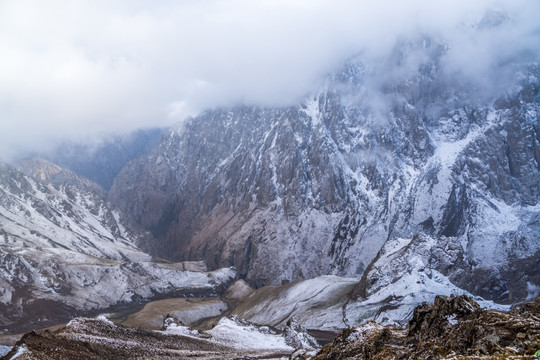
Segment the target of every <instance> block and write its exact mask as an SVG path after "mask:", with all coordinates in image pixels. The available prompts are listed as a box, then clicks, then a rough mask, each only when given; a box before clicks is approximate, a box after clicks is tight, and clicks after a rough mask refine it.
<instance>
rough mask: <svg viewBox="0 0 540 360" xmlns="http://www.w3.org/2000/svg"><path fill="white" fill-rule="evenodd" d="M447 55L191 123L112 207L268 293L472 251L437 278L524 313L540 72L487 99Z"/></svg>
mask: <svg viewBox="0 0 540 360" xmlns="http://www.w3.org/2000/svg"><path fill="white" fill-rule="evenodd" d="M446 49H447V44H445V43H444V42H443V41H440V40H437V39H434V38H429V37H425V38H421V39H416V40H414V41H401V42H399V43H398V44H397V45H396V48H395V51H394V53H393V54H392V55H391V56H390V57H389V58H386V59H382V60H381V61H380V62H379V63H364V62H362V58H361V57H358V58H355V59H352V60H351V61H349V62H347V63H346V64H345V65H344V66H343V68H341V69H340V70H338V71H336V72H335V73H334V74H333V75H332V76H330V77H329V78H328V79H327V81H326V83H325V84H324V85H323V86H322V87H321V88H320V89H318V90H317V91H314V93H313V94H312V95H311V96H308V97H307V98H306V99H305V101H303V102H302V103H301V104H298V105H297V106H290V107H280V108H259V107H250V106H243V107H236V108H229V109H214V110H211V111H208V112H206V113H204V114H201V115H200V116H198V117H197V118H194V119H188V120H187V121H186V122H185V123H183V124H182V125H181V126H178V127H176V128H172V129H170V131H169V133H168V134H167V135H165V136H164V137H163V139H162V142H161V143H160V144H159V146H157V147H156V148H155V149H154V150H153V151H152V152H151V153H150V154H148V155H147V156H143V157H141V158H139V159H137V160H134V161H132V162H130V163H128V164H127V165H126V166H125V167H124V169H123V170H122V172H121V173H120V174H119V176H118V177H117V178H116V179H115V183H114V185H113V187H112V189H111V192H110V194H109V199H110V200H111V201H112V202H113V203H115V204H116V205H118V206H119V207H120V208H121V209H122V210H123V211H125V212H126V213H127V214H129V215H130V216H131V217H132V218H133V219H134V220H135V221H136V222H138V223H139V224H141V225H142V226H143V227H145V228H146V229H148V230H150V231H152V233H153V234H154V235H155V236H156V237H157V239H158V244H159V246H160V247H161V249H160V250H161V253H162V254H167V255H169V256H171V257H172V258H174V259H185V260H191V259H194V260H200V259H204V260H205V261H206V262H207V263H208V264H209V266H211V267H220V266H229V265H235V266H236V267H237V269H238V270H239V272H240V274H241V275H242V276H245V278H246V279H247V280H248V281H249V282H250V284H251V285H254V286H256V287H259V286H263V285H268V284H274V285H277V284H281V283H283V282H288V281H291V280H295V279H305V278H312V277H316V276H321V275H329V274H333V275H339V276H346V277H361V276H362V275H363V274H364V273H365V271H366V269H367V268H368V267H369V265H370V263H371V262H372V261H373V260H374V259H375V257H376V256H377V254H378V252H379V250H381V248H382V247H383V245H384V244H385V242H387V241H394V239H398V238H399V239H413V238H414V237H415V236H416V235H417V234H423V235H425V236H428V237H429V238H432V239H434V241H436V242H437V241H443V242H444V241H446V240H444V239H445V238H451V239H453V240H452V243H453V244H457V245H459V248H460V249H461V250H460V251H462V252H461V254H462V257H460V258H459V259H458V260H459V261H458V263H456V264H448V265H447V266H446V267H444V268H441V269H440V270H439V271H440V272H441V273H442V274H443V275H445V276H447V277H448V278H449V279H450V281H451V282H452V283H453V284H455V285H457V286H458V287H461V288H464V289H466V290H467V291H470V292H472V293H473V294H479V295H482V296H483V297H486V298H490V299H494V300H497V301H499V302H515V301H518V300H522V299H525V298H527V297H528V296H530V295H531V294H530V292H531V291H532V290H533V289H537V288H538V286H540V277H539V276H540V275H538V274H539V273H540V272H538V271H537V270H538V269H540V263H539V261H540V260H538V259H539V258H540V257H539V256H538V251H539V250H540V241H538V238H539V234H540V221H539V220H540V218H539V217H540V211H539V210H540V208H539V206H540V205H539V200H540V150H539V149H540V130H539V128H540V102H539V95H538V94H539V89H540V80H539V79H540V68H539V66H538V65H537V64H536V63H524V62H521V59H519V58H515V59H512V61H514V62H513V63H512V66H511V67H510V66H508V67H507V70H508V68H511V69H512V71H513V77H512V79H513V82H511V83H509V84H507V86H506V87H504V90H501V91H499V90H497V91H498V92H496V91H495V90H490V91H479V90H478V89H477V87H476V85H475V84H474V83H472V82H470V81H469V80H468V79H467V78H460V77H459V76H458V75H456V74H449V73H448V72H447V71H445V69H444V67H443V66H442V65H441V64H442V63H444V61H446V59H445V56H446ZM484 90H485V89H484ZM454 250H455V249H454ZM454 250H452V251H454ZM444 251H446V249H444Z"/></svg>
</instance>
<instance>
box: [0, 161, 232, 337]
mask: <svg viewBox="0 0 540 360" xmlns="http://www.w3.org/2000/svg"><path fill="white" fill-rule="evenodd" d="M36 164H38V163H35V164H34V165H36ZM47 169H49V170H50V169H51V165H50V164H48V166H47V167H46V168H44V169H43V171H45V172H46V170H47ZM52 169H55V170H58V169H57V168H56V167H53V168H52ZM35 170H36V171H37V169H35ZM43 171H42V172H40V171H37V173H38V174H43V173H44V172H43ZM69 174H70V173H69ZM71 180H72V181H74V180H76V179H73V178H71ZM80 181H82V180H81V179H79V180H77V181H74V182H75V183H79V182H80ZM147 238H148V234H145V233H143V232H140V231H137V230H136V229H135V228H134V227H132V226H130V225H129V223H127V222H125V221H124V220H123V217H122V215H121V214H120V213H119V212H118V211H117V210H115V209H113V208H112V207H111V206H110V205H109V204H108V203H106V202H105V201H104V200H103V199H102V197H101V196H100V195H99V194H98V193H96V192H89V191H87V190H84V189H82V188H80V187H76V186H73V185H69V184H62V185H53V184H46V183H42V182H40V181H37V180H36V179H35V178H32V177H30V176H27V175H24V174H23V173H21V172H19V171H17V170H15V169H14V168H13V167H11V166H8V165H5V164H0V326H1V327H2V328H3V329H10V330H15V331H16V330H24V329H29V328H32V327H38V326H45V325H47V324H50V323H54V322H58V321H60V320H67V319H69V318H71V317H72V316H74V315H76V314H81V313H92V312H95V311H99V310H104V309H106V308H110V307H111V306H120V305H127V304H130V303H132V302H134V301H137V300H138V299H144V298H152V297H154V296H156V295H159V294H172V295H174V294H176V295H189V294H193V295H196V294H199V295H200V294H206V295H209V294H213V293H215V291H216V289H217V288H218V287H219V286H221V285H222V284H224V283H227V282H229V281H230V280H231V279H232V278H234V276H235V273H234V271H233V270H232V269H222V270H216V271H214V272H206V267H205V265H204V264H202V263H158V262H155V261H154V260H153V258H152V257H151V256H150V255H148V254H147V253H145V252H144V251H142V250H140V248H139V244H141V243H143V242H144V241H145V239H147Z"/></svg>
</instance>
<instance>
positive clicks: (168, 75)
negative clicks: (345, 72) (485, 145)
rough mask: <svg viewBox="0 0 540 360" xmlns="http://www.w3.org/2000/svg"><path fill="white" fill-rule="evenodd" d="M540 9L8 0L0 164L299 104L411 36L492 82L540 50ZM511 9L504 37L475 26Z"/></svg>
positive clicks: (516, 0)
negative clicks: (69, 145) (52, 145)
mask: <svg viewBox="0 0 540 360" xmlns="http://www.w3.org/2000/svg"><path fill="white" fill-rule="evenodd" d="M539 3H540V2H538V1H536V0H507V1H496V2H494V1H488V0H474V1H471V0H467V1H465V0H453V1H436V0H409V1H401V0H379V1H370V2H368V1H361V0H355V1H352V0H303V1H299V0H286V1H285V0H257V1H255V0H229V1H219V0H208V1H196V0H190V1H159V2H150V1H133V0H131V1H128V0H126V1H122V0H119V1H76V0H75V1H55V0H49V1H39V0H34V1H32V0H30V1H27V0H13V1H9V0H4V1H2V0H0V158H2V157H3V158H9V157H10V156H11V155H13V154H14V153H15V152H17V151H21V150H26V149H30V148H35V147H37V146H43V145H45V144H46V143H47V142H50V141H53V140H55V139H58V138H62V137H72V138H78V137H81V138H86V137H89V136H95V135H100V134H106V133H110V132H122V131H127V130H132V129H135V128H138V127H148V126H166V125H169V124H172V123H174V122H177V121H181V120H182V119H183V118H184V117H185V116H186V115H189V114H196V113H197V112H199V111H201V110H202V109H204V108H206V107H209V106H217V105H227V104H232V103H238V102H242V103H256V104H262V105H274V104H278V105H279V104H288V103H294V102H295V101H297V100H298V99H299V98H301V97H302V96H303V95H305V94H306V93H308V92H309V91H310V90H311V89H312V88H313V87H314V86H315V85H316V84H317V82H318V81H319V80H320V79H321V77H322V76H323V75H324V74H325V73H327V72H329V71H331V70H332V69H333V68H334V67H336V66H338V65H339V64H340V63H341V62H343V61H344V60H345V59H347V58H348V57H350V56H352V55H354V54H356V53H358V52H360V51H362V52H363V54H365V56H366V58H368V59H376V58H377V57H379V56H384V54H385V53H386V52H387V51H389V49H390V48H391V46H392V45H393V44H394V42H395V40H396V38H397V37H398V36H401V37H407V36H412V35H414V34H416V33H420V32H424V33H430V34H434V35H436V36H440V37H441V38H444V39H447V40H448V41H449V43H450V45H451V49H450V52H449V55H448V57H447V59H448V60H447V64H446V66H447V67H448V69H449V70H450V71H457V72H461V73H464V74H466V75H468V76H471V77H477V78H478V79H479V80H482V79H483V78H486V77H488V76H490V74H488V73H486V69H489V68H490V66H491V65H493V62H494V61H501V59H504V56H507V55H508V54H515V53H519V52H520V51H526V50H531V51H533V52H534V51H538V50H539V49H540V45H539V39H540V36H539V26H540V20H538V18H539V17H538V14H540V5H539ZM489 8H494V9H503V10H505V11H507V12H508V14H509V16H510V21H508V25H507V26H505V27H503V28H498V29H496V30H490V29H489V28H488V29H487V30H482V29H478V28H476V27H475V26H474V24H478V22H479V20H480V19H481V18H482V17H483V16H484V14H485V12H486V10H487V9H489Z"/></svg>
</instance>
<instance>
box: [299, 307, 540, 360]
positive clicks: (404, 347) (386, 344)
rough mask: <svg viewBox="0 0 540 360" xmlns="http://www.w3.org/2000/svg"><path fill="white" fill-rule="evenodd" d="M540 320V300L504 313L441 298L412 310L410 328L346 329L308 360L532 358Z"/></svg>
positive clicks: (371, 326)
mask: <svg viewBox="0 0 540 360" xmlns="http://www.w3.org/2000/svg"><path fill="white" fill-rule="evenodd" d="M539 315H540V313H539V312H538V300H536V301H535V302H534V303H529V304H523V305H521V306H519V307H517V308H516V309H514V310H513V311H511V312H501V311H495V310H484V309H482V308H480V307H479V306H478V304H477V303H476V302H475V301H473V300H472V299H470V298H468V297H466V296H459V297H443V296H439V297H437V298H436V299H435V302H434V304H433V305H427V304H422V305H420V306H418V307H417V308H416V309H415V310H414V316H413V318H412V319H411V320H410V322H409V327H408V329H396V328H393V327H388V326H387V327H385V326H382V325H379V324H376V323H373V322H371V323H367V324H365V325H363V326H360V327H358V328H354V329H347V330H345V331H343V332H342V333H341V334H340V335H339V336H338V337H337V338H336V340H334V342H333V343H332V344H329V345H326V346H324V347H323V348H322V349H321V350H320V351H319V353H318V354H317V355H315V356H313V357H311V358H310V359H313V360H315V359H317V360H323V359H333V360H339V359H390V358H393V359H413V358H414V359H472V358H475V359H476V358H478V359H480V358H481V359H499V358H507V357H509V356H512V358H515V359H528V358H532V355H533V354H534V353H535V351H537V349H538V348H540V317H539Z"/></svg>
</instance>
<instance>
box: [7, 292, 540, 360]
mask: <svg viewBox="0 0 540 360" xmlns="http://www.w3.org/2000/svg"><path fill="white" fill-rule="evenodd" d="M200 335H201V336H198V335H196V334H195V335H194V336H184V335H178V334H167V333H164V332H155V331H147V330H142V329H140V328H139V329H135V328H127V327H124V326H120V325H115V324H113V323H112V322H110V321H108V320H106V319H84V318H79V319H75V320H73V321H72V322H71V323H70V324H68V325H67V326H66V327H64V328H61V329H58V330H56V331H48V330H44V331H37V332H34V331H33V332H30V333H27V334H26V335H24V336H23V337H22V338H21V340H20V341H19V342H18V343H17V344H16V346H15V347H14V348H13V350H12V351H11V352H10V353H9V354H7V355H6V356H5V357H4V359H14V358H16V359H22V360H24V359H39V360H43V359H66V360H71V359H216V360H217V359H272V358H275V359H279V358H283V357H285V358H287V357H289V356H290V358H292V359H295V360H301V359H312V360H323V359H324V360H341V359H374V360H375V359H456V360H457V359H537V357H535V356H534V354H535V353H536V352H537V351H538V350H539V349H540V298H537V299H536V300H534V301H531V302H527V303H523V304H520V305H517V306H514V307H513V309H512V310H511V311H510V312H502V311H496V310H485V309H482V308H480V307H479V305H478V304H477V303H476V302H475V301H474V300H471V299H470V298H468V297H466V296H459V297H444V296H438V297H437V298H436V299H435V302H434V304H433V305H427V304H425V303H424V304H422V305H420V306H418V307H417V308H416V309H415V310H414V315H413V318H412V319H411V320H410V322H409V325H408V327H407V328H406V329H398V328H394V327H389V326H382V325H380V324H376V323H374V322H369V323H367V324H364V325H363V326H360V327H357V328H351V329H346V330H344V331H343V332H342V333H341V334H340V335H339V336H338V337H337V338H336V339H335V340H334V341H333V342H332V343H330V344H327V345H325V346H324V347H323V348H322V349H320V350H319V351H318V353H315V351H313V350H312V351H307V350H305V351H302V350H299V351H295V352H294V353H293V354H292V355H289V354H290V353H291V351H292V348H290V349H291V351H284V349H272V348H264V349H263V348H260V349H255V348H252V349H246V348H244V349H238V348H235V347H234V346H233V345H232V344H227V343H218V342H215V341H213V340H212V339H210V338H211V336H210V335H208V334H200ZM296 346H298V345H296Z"/></svg>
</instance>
